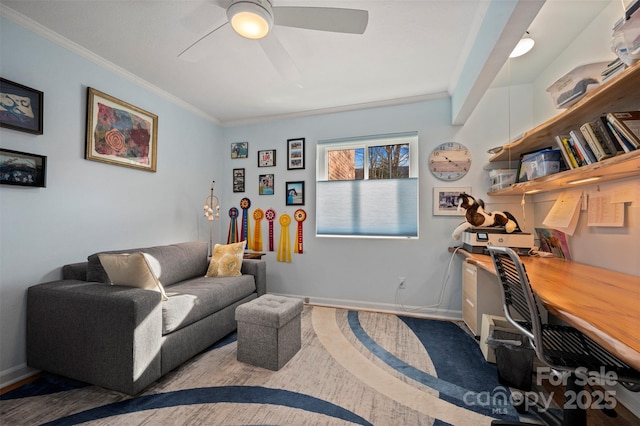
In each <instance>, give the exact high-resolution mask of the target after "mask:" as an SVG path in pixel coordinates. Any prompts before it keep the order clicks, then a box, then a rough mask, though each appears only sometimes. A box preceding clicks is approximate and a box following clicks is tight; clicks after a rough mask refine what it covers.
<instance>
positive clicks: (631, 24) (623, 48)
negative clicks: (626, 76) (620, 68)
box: [611, 9, 640, 66]
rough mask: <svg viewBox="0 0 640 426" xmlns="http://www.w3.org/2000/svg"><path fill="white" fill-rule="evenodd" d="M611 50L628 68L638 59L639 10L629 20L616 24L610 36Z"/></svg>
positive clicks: (622, 20)
mask: <svg viewBox="0 0 640 426" xmlns="http://www.w3.org/2000/svg"><path fill="white" fill-rule="evenodd" d="M625 17H626V14H625ZM611 50H613V52H614V53H615V54H616V55H618V58H620V60H621V61H622V62H624V63H625V64H626V65H628V66H631V65H633V64H634V63H635V62H636V61H638V59H640V9H636V10H635V11H634V12H633V14H631V16H629V19H624V18H623V19H620V20H619V21H618V22H616V24H615V25H614V27H613V34H612V36H611Z"/></svg>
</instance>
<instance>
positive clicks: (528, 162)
mask: <svg viewBox="0 0 640 426" xmlns="http://www.w3.org/2000/svg"><path fill="white" fill-rule="evenodd" d="M560 155H561V154H560V150H559V149H545V150H542V151H540V152H536V153H535V154H531V155H529V156H527V157H525V158H523V159H522V163H523V165H524V169H525V171H526V173H527V180H532V179H535V178H539V177H541V176H546V175H550V174H553V173H558V172H559V171H560Z"/></svg>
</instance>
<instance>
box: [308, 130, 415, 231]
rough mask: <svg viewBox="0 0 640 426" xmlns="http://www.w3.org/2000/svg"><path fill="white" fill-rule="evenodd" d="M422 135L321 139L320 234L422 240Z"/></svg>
mask: <svg viewBox="0 0 640 426" xmlns="http://www.w3.org/2000/svg"><path fill="white" fill-rule="evenodd" d="M417 151H418V133H417V132H411V133H401V134H393V135H379V136H369V137H362V138H351V139H335V140H326V141H319V142H318V145H317V161H318V167H317V169H316V180H317V188H316V235H318V236H357V237H417V236H418V166H417V159H418V152H417Z"/></svg>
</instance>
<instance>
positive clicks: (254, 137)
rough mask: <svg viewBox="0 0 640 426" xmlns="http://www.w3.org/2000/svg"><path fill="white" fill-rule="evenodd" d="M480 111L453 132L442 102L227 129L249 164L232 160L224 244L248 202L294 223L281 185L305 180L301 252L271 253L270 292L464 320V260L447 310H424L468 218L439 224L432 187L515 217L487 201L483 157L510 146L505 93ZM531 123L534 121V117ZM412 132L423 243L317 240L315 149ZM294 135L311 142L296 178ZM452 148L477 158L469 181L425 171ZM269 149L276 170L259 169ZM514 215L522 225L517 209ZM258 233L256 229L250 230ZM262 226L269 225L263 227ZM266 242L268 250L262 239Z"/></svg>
mask: <svg viewBox="0 0 640 426" xmlns="http://www.w3.org/2000/svg"><path fill="white" fill-rule="evenodd" d="M516 91H519V92H520V93H521V95H522V96H523V97H525V98H527V97H529V96H530V88H527V87H524V88H518V89H517V90H516ZM523 104H525V105H530V103H523ZM483 105H484V106H482V107H480V108H479V109H478V113H477V114H476V113H474V116H473V117H472V118H471V119H470V120H469V124H468V125H465V126H464V127H457V126H451V124H450V123H451V118H450V113H449V111H450V101H449V99H440V100H433V101H426V102H420V103H414V104H407V105H401V106H391V107H383V108H375V109H366V110H359V111H353V112H343V113H336V114H327V115H321V116H314V117H306V118H296V119H290V120H282V121H276V122H269V123H261V124H254V125H248V126H238V127H234V128H226V129H224V139H225V143H226V144H227V146H229V145H230V144H231V143H233V142H240V141H247V142H249V158H247V159H235V160H230V161H228V162H225V164H224V166H223V170H224V175H225V177H224V178H223V179H226V181H227V184H226V185H225V186H224V188H223V189H222V190H221V191H222V194H223V202H222V208H221V212H222V214H221V216H222V220H221V223H220V228H221V229H220V232H221V234H222V235H223V236H226V235H227V229H228V226H229V217H228V213H227V212H228V210H229V208H230V207H232V206H236V207H238V206H239V202H240V199H241V198H243V197H248V198H249V199H250V200H251V208H252V209H253V208H256V207H260V208H262V209H263V210H266V209H267V208H269V207H272V208H274V209H275V210H276V212H277V213H278V214H282V213H284V212H287V213H288V214H290V215H292V214H293V212H294V211H295V210H296V207H291V206H289V207H287V206H286V205H285V196H284V188H285V182H287V181H300V180H303V181H305V183H306V186H305V189H306V194H305V206H304V209H305V211H306V212H307V219H306V221H305V222H304V253H303V254H301V255H298V254H293V255H292V257H293V259H292V262H291V263H282V262H277V261H276V253H275V252H273V253H270V252H268V254H267V256H266V258H267V260H268V261H269V266H268V291H269V292H275V293H284V294H291V295H298V296H303V297H309V298H310V299H311V301H312V302H316V303H327V304H332V305H338V306H357V307H363V308H372V309H378V310H389V311H394V312H402V311H403V310H404V309H405V308H406V309H407V310H410V311H411V312H412V313H421V314H431V315H439V316H444V317H450V318H460V310H461V294H460V272H459V270H460V259H454V262H453V265H452V266H451V277H450V278H449V281H448V285H447V288H446V291H445V292H444V296H443V303H442V304H441V305H440V306H439V307H438V309H435V308H434V307H431V308H429V307H428V306H430V305H434V304H437V302H438V301H439V297H440V293H441V290H442V289H443V287H444V285H445V284H444V277H445V276H446V274H447V271H448V270H449V269H448V266H449V260H450V258H451V255H450V254H449V253H448V251H447V248H448V247H449V246H451V245H453V244H454V243H456V242H455V241H454V240H452V238H451V232H452V231H453V229H454V228H455V227H456V226H457V225H458V224H460V223H461V222H462V221H463V220H464V219H463V218H462V217H451V216H433V214H432V211H433V205H432V199H433V188H434V187H452V186H456V187H457V186H471V187H472V188H473V193H474V194H476V195H478V196H479V197H482V198H485V199H486V200H487V201H488V204H489V208H492V209H504V208H507V209H511V210H513V204H509V203H510V202H513V201H514V200H509V199H504V198H503V199H496V200H490V199H488V198H487V197H486V191H487V189H488V187H489V182H488V172H487V171H486V170H483V165H484V164H485V163H486V159H487V158H488V157H489V156H488V154H487V153H486V149H487V148H488V147H489V146H494V145H495V144H500V143H503V142H504V141H505V140H506V139H507V138H508V131H507V130H508V125H507V122H506V121H505V117H506V114H504V115H502V114H496V111H497V110H498V111H499V110H504V111H506V108H507V105H508V101H507V93H506V92H505V91H497V92H495V93H491V94H490V95H489V96H487V97H486V99H485V100H483ZM529 112H530V111H529ZM525 115H527V116H528V117H530V113H529V114H525ZM528 124H529V125H530V123H528ZM501 129H502V130H501ZM413 130H417V131H418V133H419V152H418V158H419V165H420V167H419V170H420V180H419V197H420V201H419V209H420V224H419V225H420V228H419V232H420V237H419V239H413V240H410V239H362V238H316V237H315V155H316V143H317V141H318V140H324V139H333V138H345V137H355V136H366V135H373V134H386V133H394V132H405V131H413ZM298 137H304V138H306V167H305V169H304V170H291V171H290V170H287V166H286V152H287V151H286V146H287V145H286V141H287V139H291V138H298ZM452 140H453V141H457V142H461V143H464V144H465V145H466V146H467V147H468V148H469V149H470V150H471V152H472V155H473V162H472V167H471V171H470V172H469V173H468V174H467V175H466V176H465V177H464V178H462V179H460V180H458V181H456V182H442V181H439V180H437V179H436V178H435V177H434V176H433V175H432V174H431V173H430V172H429V169H428V167H427V160H428V157H429V154H430V153H431V151H432V150H433V148H435V147H436V146H437V145H438V144H440V143H442V142H446V141H452ZM226 149H227V150H228V149H229V148H226ZM266 149H275V150H276V157H277V162H276V167H272V168H257V167H256V163H257V151H259V150H266ZM227 152H228V151H227ZM224 155H228V154H227V153H224ZM234 168H245V170H246V192H245V193H233V192H232V190H231V182H230V180H229V177H230V176H231V174H232V169H234ZM264 173H273V174H274V175H275V182H276V184H275V195H258V175H259V174H264ZM515 201H516V202H518V203H519V201H520V200H519V198H518V199H517V200H515ZM516 205H517V204H516ZM513 213H514V214H515V215H516V217H521V212H520V211H513ZM530 214H531V213H530ZM253 226H254V224H253V222H252V229H253ZM262 227H263V228H265V227H266V225H265V224H264V223H263V225H262ZM279 233H280V226H279V225H278V224H277V225H276V235H275V242H276V245H277V241H278V236H279ZM290 233H291V234H292V238H293V235H294V234H295V226H293V225H292V226H291V227H290ZM264 239H265V243H264V245H265V247H264V248H265V250H266V248H267V246H266V234H265V237H264ZM399 277H405V278H406V284H407V289H406V290H402V291H400V292H397V284H398V278H399Z"/></svg>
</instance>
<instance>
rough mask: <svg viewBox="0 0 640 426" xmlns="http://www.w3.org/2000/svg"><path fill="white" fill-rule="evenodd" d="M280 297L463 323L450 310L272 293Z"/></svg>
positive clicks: (319, 304)
mask: <svg viewBox="0 0 640 426" xmlns="http://www.w3.org/2000/svg"><path fill="white" fill-rule="evenodd" d="M272 294H276V295H279V296H286V297H295V298H297V299H302V300H303V301H304V302H305V303H306V304H309V305H316V306H326V307H329V308H339V309H352V310H356V311H372V312H380V313H385V314H394V315H401V316H409V317H417V318H426V319H439V320H447V321H462V311H454V310H449V309H437V308H428V307H423V306H409V305H404V306H398V305H393V304H390V303H374V302H364V301H360V300H344V299H329V298H324V297H307V296H300V295H295V294H279V293H272Z"/></svg>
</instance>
